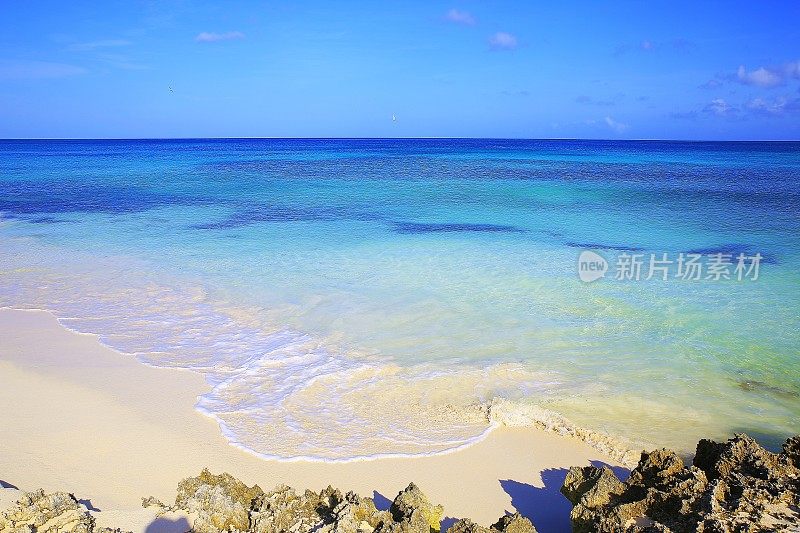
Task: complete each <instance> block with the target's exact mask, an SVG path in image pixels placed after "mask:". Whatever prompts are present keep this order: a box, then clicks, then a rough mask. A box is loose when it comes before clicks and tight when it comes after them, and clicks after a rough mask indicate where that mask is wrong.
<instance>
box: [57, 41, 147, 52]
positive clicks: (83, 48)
mask: <svg viewBox="0 0 800 533" xmlns="http://www.w3.org/2000/svg"><path fill="white" fill-rule="evenodd" d="M131 44H132V43H131V42H130V41H126V40H125V39H105V40H101V41H90V42H87V43H73V44H71V45H69V46H68V47H67V50H69V51H70V52H90V51H92V50H97V49H98V48H117V47H120V46H129V45H131Z"/></svg>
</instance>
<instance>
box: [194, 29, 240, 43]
mask: <svg viewBox="0 0 800 533" xmlns="http://www.w3.org/2000/svg"><path fill="white" fill-rule="evenodd" d="M237 39H244V33H242V32H240V31H228V32H224V33H214V32H208V31H204V32H202V33H199V34H197V37H195V38H194V40H195V41H197V42H198V43H216V42H219V41H234V40H237Z"/></svg>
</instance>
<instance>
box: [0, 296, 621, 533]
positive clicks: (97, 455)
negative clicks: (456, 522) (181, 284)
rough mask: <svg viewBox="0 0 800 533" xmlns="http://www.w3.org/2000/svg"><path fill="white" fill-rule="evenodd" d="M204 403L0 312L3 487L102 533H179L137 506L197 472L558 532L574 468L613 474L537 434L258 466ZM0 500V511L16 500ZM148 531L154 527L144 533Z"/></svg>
mask: <svg viewBox="0 0 800 533" xmlns="http://www.w3.org/2000/svg"><path fill="white" fill-rule="evenodd" d="M207 389H208V387H207V385H206V384H205V382H204V380H203V378H202V377H201V376H200V375H199V374H196V373H193V372H190V371H182V370H173V369H162V368H151V367H147V366H145V365H143V364H141V363H139V362H137V361H136V360H135V359H134V358H133V357H132V356H127V355H123V354H119V353H117V352H115V351H113V350H111V349H109V348H107V347H105V346H103V345H102V344H100V342H99V341H98V339H97V337H95V336H93V335H84V334H77V333H74V332H71V331H69V330H67V329H65V328H63V327H62V326H61V325H60V324H59V323H58V322H57V321H56V319H55V318H54V317H53V316H52V315H51V314H49V313H46V312H42V311H16V310H9V309H2V310H0V427H2V445H1V446H0V485H2V486H8V485H13V486H16V487H18V488H19V489H21V490H34V489H37V488H40V487H42V488H44V489H45V490H47V491H54V490H64V491H68V492H72V493H74V494H75V495H76V497H77V498H78V499H86V500H88V502H87V505H90V506H91V507H93V508H95V509H99V510H100V512H98V513H96V516H97V517H98V521H99V522H100V523H102V524H103V525H115V526H117V527H122V528H123V529H131V530H133V531H145V530H147V532H148V533H155V532H156V531H158V530H161V531H169V530H175V529H182V526H184V525H185V522H181V521H180V520H179V519H178V518H177V517H172V518H169V517H168V518H166V519H162V520H160V521H159V522H158V523H157V524H155V525H156V526H163V527H152V526H153V520H154V515H153V513H152V511H150V510H149V509H142V508H141V506H140V502H141V498H142V497H143V496H150V495H152V496H156V497H158V498H160V499H162V500H164V501H172V499H173V498H174V494H175V487H176V485H177V483H178V481H179V480H180V479H182V478H185V477H188V476H192V475H197V474H198V473H199V472H200V470H201V469H202V468H203V467H208V468H209V469H210V470H211V471H212V472H215V473H217V472H220V471H227V472H229V473H231V474H232V475H234V476H236V477H237V478H239V479H241V480H242V481H244V482H245V483H247V484H254V483H257V484H258V485H260V486H261V487H262V488H263V489H266V490H268V489H271V488H273V487H274V486H275V485H277V484H280V483H285V484H288V485H291V486H293V487H296V488H299V489H305V488H312V489H315V490H319V489H321V488H323V487H325V486H327V485H329V484H331V485H333V486H335V487H339V488H340V489H342V490H354V491H356V492H358V493H359V494H362V495H365V496H375V497H376V501H377V503H378V504H379V506H380V504H381V503H383V504H384V505H386V504H387V501H386V499H388V500H391V499H393V498H394V496H395V495H396V494H397V492H398V491H400V490H401V489H402V488H404V487H405V486H406V485H407V484H408V483H409V482H410V481H414V482H415V483H417V484H418V485H419V486H420V487H421V488H422V490H423V491H424V492H425V493H426V494H427V495H428V496H429V497H430V498H431V500H433V501H434V502H436V503H441V504H443V505H444V507H445V516H447V517H451V518H462V517H468V518H472V519H473V520H476V521H478V522H479V523H482V524H485V525H488V524H491V523H493V522H494V521H495V520H496V519H497V518H498V517H499V516H501V515H502V514H503V513H505V512H506V511H512V512H513V511H514V510H515V509H516V510H519V511H520V512H522V513H523V514H526V515H527V516H529V517H530V518H531V519H532V520H533V521H534V524H535V525H536V526H537V528H538V529H539V531H540V532H543V533H547V532H548V531H568V530H569V521H568V513H569V509H570V506H569V504H568V502H567V501H566V500H565V499H564V498H563V497H562V496H561V495H560V494H559V493H558V489H559V486H560V484H561V481H562V480H563V477H564V474H565V473H566V471H565V470H564V469H565V468H568V467H569V466H572V465H586V464H589V462H590V461H601V462H604V463H608V464H616V463H615V462H614V461H613V460H611V459H609V458H608V457H604V456H602V455H601V454H600V453H599V452H597V451H596V450H594V449H592V448H590V447H589V446H587V445H586V444H584V443H582V442H579V441H577V440H574V439H569V438H565V437H560V436H557V435H554V434H552V433H547V432H545V431H542V430H538V429H528V428H500V429H498V430H496V431H494V432H492V433H491V434H490V435H489V436H488V437H487V438H486V439H485V440H483V441H481V442H480V443H478V444H476V445H474V446H471V447H469V448H467V449H465V450H461V451H458V452H454V453H450V454H445V455H440V456H435V457H421V458H408V459H379V460H373V461H361V462H351V463H317V462H279V461H267V460H263V459H260V458H257V457H255V456H253V455H250V454H248V453H246V452H244V451H241V450H239V449H237V448H234V447H232V446H230V445H229V444H228V443H227V441H226V440H225V438H224V437H223V436H222V435H221V433H220V431H219V429H218V427H217V424H216V422H215V421H214V420H213V419H211V418H208V417H206V416H203V415H202V414H200V413H199V412H197V411H196V410H195V409H194V407H193V406H194V403H195V400H196V397H197V396H198V395H200V394H202V393H203V392H205V391H206V390H207ZM9 494H12V495H13V491H12V490H10V489H5V490H2V492H1V493H0V505H2V504H3V502H6V503H7V502H8V500H10V499H13V498H12V497H11V496H9ZM148 526H151V527H148Z"/></svg>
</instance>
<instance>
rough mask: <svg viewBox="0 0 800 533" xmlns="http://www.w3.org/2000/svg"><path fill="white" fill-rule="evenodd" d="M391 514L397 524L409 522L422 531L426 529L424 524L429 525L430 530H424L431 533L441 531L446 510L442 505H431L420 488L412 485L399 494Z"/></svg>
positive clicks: (393, 503)
mask: <svg viewBox="0 0 800 533" xmlns="http://www.w3.org/2000/svg"><path fill="white" fill-rule="evenodd" d="M389 512H390V513H392V517H393V518H394V520H395V522H399V523H403V522H409V523H410V524H413V525H414V526H415V527H419V528H421V529H420V531H423V529H424V528H423V527H422V524H423V523H425V524H428V526H429V530H424V533H429V531H439V529H440V528H441V522H442V516H443V515H444V508H443V507H442V506H441V505H433V504H431V502H430V500H428V498H427V496H425V495H424V494H423V493H422V491H421V490H420V489H419V487H417V486H416V485H415V484H413V483H411V484H409V485H408V487H406V488H405V489H403V490H402V491H400V493H398V495H397V497H396V498H395V499H394V501H393V502H392V505H391V507H390V508H389ZM409 531H416V530H409Z"/></svg>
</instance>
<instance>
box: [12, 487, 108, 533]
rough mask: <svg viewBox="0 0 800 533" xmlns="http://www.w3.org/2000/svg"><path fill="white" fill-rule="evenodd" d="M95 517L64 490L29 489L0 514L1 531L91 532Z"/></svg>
mask: <svg viewBox="0 0 800 533" xmlns="http://www.w3.org/2000/svg"><path fill="white" fill-rule="evenodd" d="M94 531H95V529H94V518H92V515H91V514H89V511H87V510H86V508H85V507H84V506H82V505H81V504H80V503H78V500H76V499H75V496H73V495H72V494H67V493H66V492H54V493H52V494H45V492H44V491H43V490H41V489H40V490H37V491H34V492H28V493H25V494H23V496H22V497H21V498H20V499H19V500H17V503H15V504H14V505H13V506H11V507H10V508H9V509H6V510H5V511H4V512H3V513H0V532H2V533H12V532H13V533H23V532H31V533H46V532H53V533H55V532H58V533H92V532H94Z"/></svg>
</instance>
